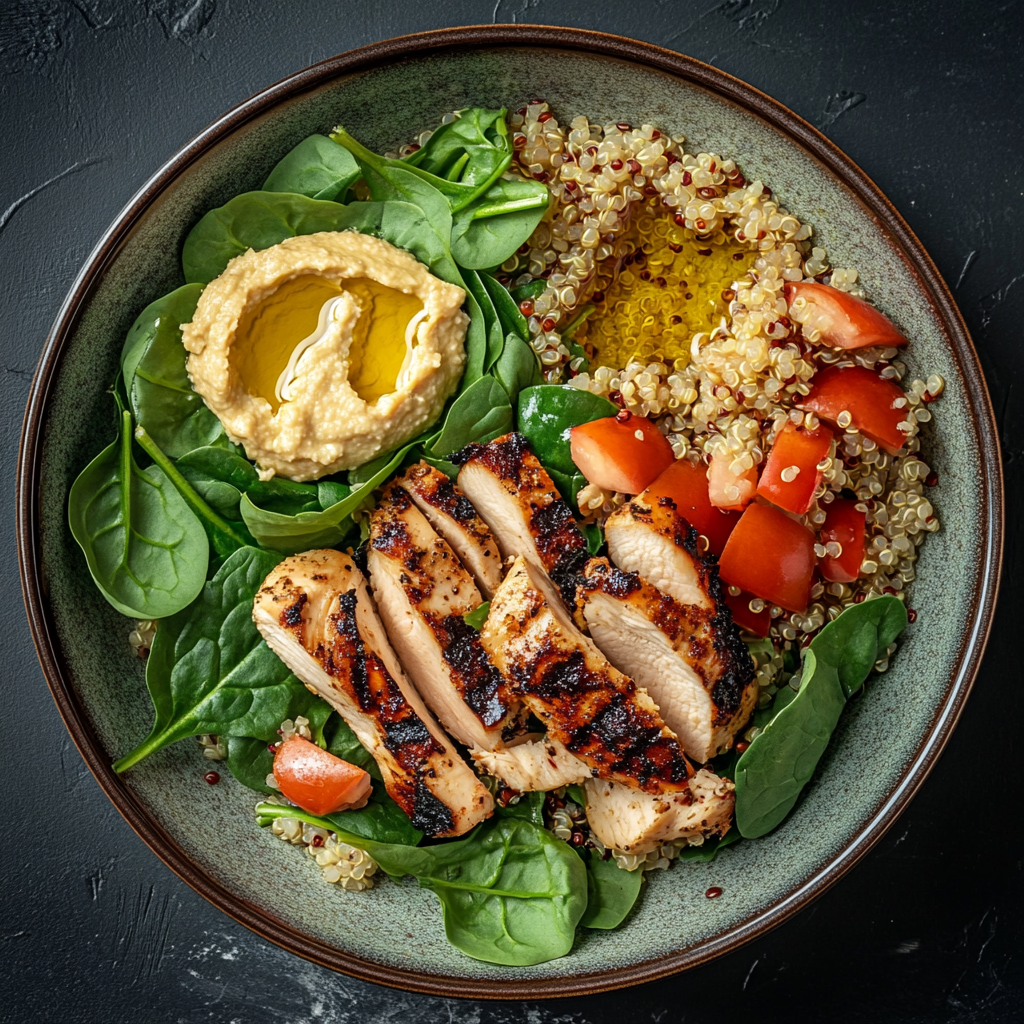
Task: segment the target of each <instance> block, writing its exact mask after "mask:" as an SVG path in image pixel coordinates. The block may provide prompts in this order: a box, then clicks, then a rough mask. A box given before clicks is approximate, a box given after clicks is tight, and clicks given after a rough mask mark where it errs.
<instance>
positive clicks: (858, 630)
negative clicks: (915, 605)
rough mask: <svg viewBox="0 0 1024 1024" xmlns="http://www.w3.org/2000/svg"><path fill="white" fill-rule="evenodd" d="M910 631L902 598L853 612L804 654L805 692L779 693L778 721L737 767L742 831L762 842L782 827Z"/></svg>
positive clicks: (879, 600)
mask: <svg viewBox="0 0 1024 1024" xmlns="http://www.w3.org/2000/svg"><path fill="white" fill-rule="evenodd" d="M906 624H907V612H906V609H905V608H904V607H903V604H902V602H901V601H899V600H898V599H897V598H895V597H880V598H876V599H875V600H872V601H865V602H863V603H862V604H856V605H853V606H851V607H850V608H847V609H846V611H844V612H843V613H842V614H841V615H840V616H839V617H838V618H837V619H836V620H835V621H834V622H831V623H829V624H828V625H827V626H825V628H824V629H822V630H821V632H820V633H819V634H818V635H817V636H816V637H815V638H814V640H812V641H811V644H810V646H809V647H808V648H807V650H806V651H805V652H804V661H803V671H802V672H801V678H800V686H799V690H795V691H794V689H793V687H792V685H791V686H789V687H785V688H783V689H782V690H781V691H779V695H778V696H777V697H776V699H775V706H774V707H773V709H772V710H773V712H774V714H773V717H772V718H771V721H769V722H768V724H767V725H766V726H765V727H764V731H763V732H761V733H760V734H759V735H758V736H756V737H755V738H754V740H753V742H751V744H750V746H749V747H748V748H747V749H746V751H744V753H743V755H742V756H741V757H740V759H739V761H738V762H737V764H736V779H735V781H736V827H737V828H738V829H739V832H740V834H741V835H742V836H744V838H747V839H756V838H757V837H758V836H763V835H765V834H766V833H768V832H770V831H771V830H772V829H773V828H775V827H776V826H777V825H779V824H780V823H781V822H782V821H783V819H784V818H785V817H786V815H787V814H789V812H790V811H791V810H792V808H793V805H794V804H795V803H796V801H797V797H798V796H799V795H800V791H801V790H802V789H803V788H804V786H805V785H806V784H807V782H808V780H809V779H810V777H811V775H812V773H813V772H814V769H815V768H816V767H817V764H818V761H819V760H820V759H821V755H822V754H823V753H824V752H825V747H826V746H827V745H828V741H829V738H830V737H831V735H832V732H833V730H834V729H835V727H836V725H837V723H838V722H839V716H840V714H841V713H842V710H843V707H844V706H845V704H846V700H847V698H848V697H849V696H850V695H851V694H852V693H854V692H855V691H856V690H858V689H859V688H860V687H861V686H862V685H863V683H864V680H865V679H866V678H867V676H868V673H869V672H870V671H871V668H872V666H873V665H874V663H875V662H876V661H877V660H878V659H879V658H880V657H881V656H882V654H883V653H884V652H885V649H886V648H887V647H888V646H889V644H891V643H892V642H893V640H895V639H896V637H897V636H899V634H900V633H901V632H903V629H904V628H905V626H906Z"/></svg>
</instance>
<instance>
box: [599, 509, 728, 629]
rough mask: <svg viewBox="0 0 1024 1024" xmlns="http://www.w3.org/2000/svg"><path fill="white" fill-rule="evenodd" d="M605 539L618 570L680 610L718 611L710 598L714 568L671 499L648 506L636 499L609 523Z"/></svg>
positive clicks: (605, 526)
mask: <svg viewBox="0 0 1024 1024" xmlns="http://www.w3.org/2000/svg"><path fill="white" fill-rule="evenodd" d="M604 536H605V540H606V541H607V542H608V554H609V556H610V557H611V560H612V561H613V562H614V563H615V564H616V565H617V566H618V567H619V568H620V569H624V570H625V571H626V572H635V573H638V574H639V575H640V576H642V577H643V578H644V579H645V580H647V582H648V583H650V584H651V586H653V587H657V589H658V590H660V591H661V592H662V593H663V594H668V596H669V597H674V598H675V599H676V600H677V601H678V602H679V603H680V604H692V605H696V606H697V607H698V608H707V609H709V610H711V611H713V610H714V608H715V602H714V599H713V598H712V597H711V595H710V593H709V592H708V587H709V585H710V581H711V575H712V572H713V571H714V563H713V562H712V561H711V560H710V559H707V558H704V557H702V556H701V553H700V551H699V550H698V547H697V531H696V530H694V529H693V527H691V526H690V524H689V523H688V522H687V521H686V520H685V519H684V518H683V517H682V516H681V515H680V514H679V513H678V512H677V511H676V504H675V502H674V501H673V500H672V499H671V498H656V499H654V500H653V501H646V500H645V499H644V495H643V494H640V495H638V496H637V497H636V498H634V499H633V500H632V501H629V502H627V503H626V504H625V505H622V506H621V507H620V508H617V509H616V510H615V511H614V512H613V513H612V514H611V515H610V516H609V517H608V519H607V521H606V522H605V524H604ZM715 575H716V577H717V573H715Z"/></svg>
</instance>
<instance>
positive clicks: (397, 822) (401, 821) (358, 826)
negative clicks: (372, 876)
mask: <svg viewBox="0 0 1024 1024" xmlns="http://www.w3.org/2000/svg"><path fill="white" fill-rule="evenodd" d="M372 760H373V759H372V758H371V761H372ZM325 817H326V819H327V821H329V822H330V823H331V825H330V827H331V830H332V831H334V832H338V831H341V832H345V833H348V834H350V835H356V836H361V837H362V838H363V839H372V840H373V841H374V842H377V843H389V844H392V845H396V846H416V845H418V844H419V842H420V840H422V839H423V833H422V832H420V831H419V830H418V829H416V828H414V827H413V824H412V822H411V821H409V817H408V815H407V814H406V813H405V811H403V810H402V808H401V807H399V806H398V804H396V803H395V801H394V800H392V799H391V797H390V796H388V791H387V790H386V789H385V788H384V783H383V782H380V781H379V780H377V779H374V782H373V792H372V793H371V794H370V799H369V800H368V801H367V803H366V806H365V807H360V808H359V809H358V810H356V811H335V813H334V814H328V815H325Z"/></svg>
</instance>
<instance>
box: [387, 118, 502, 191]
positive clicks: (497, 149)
mask: <svg viewBox="0 0 1024 1024" xmlns="http://www.w3.org/2000/svg"><path fill="white" fill-rule="evenodd" d="M505 114H506V111H505V110H486V109H484V108H481V107H471V108H469V109H467V110H462V111H460V112H459V114H458V116H457V117H456V118H455V120H454V121H451V122H449V123H448V124H443V125H441V126H440V127H439V128H437V129H436V130H435V131H434V132H433V134H432V135H431V136H430V138H429V139H428V140H427V143H426V145H425V146H423V147H421V148H420V149H418V150H416V151H415V152H414V153H410V154H409V155H408V156H407V157H404V158H403V159H404V161H405V162H406V163H408V164H411V165H413V166H415V167H419V168H421V169H422V170H424V171H428V172H429V173H431V174H435V175H437V176H438V177H442V178H447V179H449V180H451V179H452V175H453V173H454V172H455V169H456V168H458V169H459V170H458V174H459V177H458V180H459V181H461V182H462V184H464V185H480V184H483V183H484V182H485V181H488V180H490V179H491V178H492V176H493V175H494V173H495V172H496V171H498V172H499V173H500V170H499V168H503V167H505V166H507V161H505V157H507V156H509V155H510V154H511V151H512V147H511V144H510V143H509V138H508V126H507V125H506V123H505Z"/></svg>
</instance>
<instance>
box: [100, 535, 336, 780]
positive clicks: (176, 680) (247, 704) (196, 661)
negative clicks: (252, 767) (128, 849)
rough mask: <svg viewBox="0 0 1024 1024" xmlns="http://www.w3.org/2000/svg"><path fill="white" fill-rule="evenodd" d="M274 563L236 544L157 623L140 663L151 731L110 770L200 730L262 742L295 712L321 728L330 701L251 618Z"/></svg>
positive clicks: (274, 558) (120, 769) (272, 556)
mask: <svg viewBox="0 0 1024 1024" xmlns="http://www.w3.org/2000/svg"><path fill="white" fill-rule="evenodd" d="M204 543H205V538H204ZM277 562H278V557H277V555H275V554H273V553H272V552H269V551H260V550H259V549H258V548H251V547H250V548H240V549H239V550H238V551H236V552H234V554H232V555H231V556H230V557H229V558H228V559H227V560H226V561H225V562H224V564H223V565H222V566H221V567H220V569H218V570H217V572H216V574H215V575H214V577H213V579H212V580H210V581H209V582H208V583H207V584H206V586H205V587H203V590H202V593H201V594H200V596H199V598H198V599H197V600H196V601H195V603H194V604H192V605H191V606H190V607H189V608H186V609H185V610H184V611H181V612H178V613H177V614H175V615H172V616H170V617H169V618H167V619H165V620H164V621H162V622H161V623H160V628H159V629H158V630H157V633H156V637H155V639H154V641H153V647H152V649H151V651H150V655H149V660H148V662H147V664H146V686H147V687H148V688H149V693H150V697H151V698H152V700H153V707H154V709H155V711H156V716H155V720H154V722H153V728H152V730H151V731H150V734H149V736H147V737H146V739H145V740H143V741H142V743H140V744H139V745H138V746H137V747H136V748H135V749H134V750H132V751H131V752H130V753H128V754H126V755H125V756H124V757H122V758H121V759H120V760H119V761H117V762H116V763H115V764H114V770H115V771H117V772H123V771H125V770H126V769H127V768H130V767H131V766H132V765H134V764H137V763H138V762H139V761H141V760H142V759H143V758H144V757H146V756H148V755H149V754H152V753H154V752H155V751H157V750H160V749H161V748H162V747H166V746H167V745H168V744H169V743H173V742H175V741H176V740H181V739H185V738H186V737H187V736H197V735H199V734H200V733H204V732H212V733H216V734H217V735H218V736H224V737H228V738H230V737H232V736H247V737H252V738H254V739H258V740H263V742H265V743H266V742H267V741H269V740H271V739H274V738H275V737H276V735H277V730H278V727H279V726H280V725H281V723H282V722H283V721H284V720H285V719H286V718H292V719H294V718H295V717H296V716H297V715H305V717H306V718H308V719H309V721H310V724H311V726H312V727H313V728H314V729H315V730H316V731H319V730H320V729H321V728H322V726H323V722H324V721H325V720H326V718H327V716H328V715H329V714H330V712H331V708H330V705H328V704H326V703H325V702H324V701H323V700H321V699H320V698H319V697H317V696H316V695H315V694H312V693H310V692H309V690H307V689H306V688H305V686H303V685H302V683H300V682H299V681H298V679H296V678H295V676H293V675H292V674H291V672H290V671H289V670H288V668H287V667H286V666H285V664H284V662H282V661H281V659H280V658H278V657H277V655H276V654H274V653H273V652H272V651H271V650H270V648H269V647H268V646H267V644H266V642H265V641H264V639H263V637H262V636H260V634H259V631H258V630H257V629H256V626H255V625H254V624H253V621H252V602H253V598H254V597H255V595H256V591H257V590H258V589H259V588H260V586H261V585H262V584H263V581H264V579H266V577H267V574H268V573H269V572H270V571H271V570H272V569H273V568H274V566H275V565H277Z"/></svg>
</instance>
